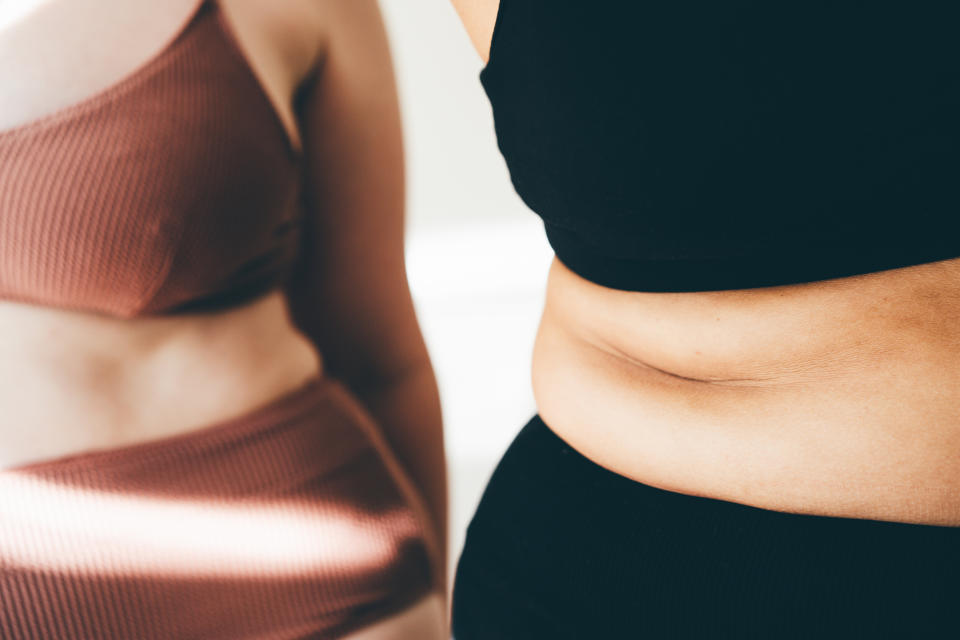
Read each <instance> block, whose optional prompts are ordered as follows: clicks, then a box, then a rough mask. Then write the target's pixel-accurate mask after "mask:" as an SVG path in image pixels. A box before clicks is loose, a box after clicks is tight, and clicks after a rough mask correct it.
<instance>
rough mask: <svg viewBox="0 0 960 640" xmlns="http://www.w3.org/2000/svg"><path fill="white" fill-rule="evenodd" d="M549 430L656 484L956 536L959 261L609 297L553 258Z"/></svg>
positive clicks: (959, 504) (545, 398)
mask: <svg viewBox="0 0 960 640" xmlns="http://www.w3.org/2000/svg"><path fill="white" fill-rule="evenodd" d="M533 383H534V392H535V397H536V400H537V405H538V409H539V411H540V414H541V416H542V417H543V420H544V422H545V423H546V424H547V425H549V426H550V428H551V429H552V430H553V431H554V432H555V433H557V435H559V436H560V437H561V438H563V439H564V440H565V441H567V442H568V443H569V444H570V445H571V446H573V447H574V448H575V449H577V450H578V451H580V452H581V453H582V454H583V455H585V456H586V457H588V458H590V459H591V460H593V461H594V462H596V463H597V464H599V465H601V466H603V467H606V468H608V469H610V470H611V471H614V472H616V473H619V474H621V475H624V476H627V477H629V478H632V479H634V480H637V481H640V482H643V483H646V484H649V485H653V486H656V487H660V488H664V489H668V490H672V491H678V492H681V493H688V494H693V495H701V496H707V497H711V498H716V499H722V500H729V501H734V502H740V503H744V504H749V505H753V506H757V507H761V508H766V509H773V510H780V511H789V512H795V513H806V514H819V515H829V516H841V517H854V518H870V519H879V520H894V521H903V522H914V523H927V524H947V525H960V260H950V261H945V262H937V263H931V264H926V265H919V266H915V267H908V268H904V269H896V270H891V271H885V272H879V273H874V274H868V275H863V276H855V277H849V278H840V279H835V280H828V281H823V282H817V283H809V284H802V285H793V286H782V287H773V288H764V289H752V290H736V291H718V292H696V293H642V292H626V291H617V290H612V289H607V288H604V287H601V286H598V285H595V284H592V283H590V282H588V281H586V280H584V279H583V278H581V277H579V276H577V275H576V274H574V273H573V272H571V271H570V270H569V269H567V268H566V267H565V266H563V264H562V263H560V262H559V261H557V260H555V261H554V264H553V266H552V267H551V271H550V278H549V284H548V289H547V302H546V306H545V310H544V314H543V319H542V322H541V326H540V330H539V333H538V336H537V341H536V347H535V352H534V364H533Z"/></svg>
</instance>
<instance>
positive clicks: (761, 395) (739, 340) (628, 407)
mask: <svg viewBox="0 0 960 640" xmlns="http://www.w3.org/2000/svg"><path fill="white" fill-rule="evenodd" d="M453 4H454V6H455V7H456V8H457V10H458V12H459V14H460V16H461V18H462V19H463V22H464V24H465V26H466V28H467V31H468V32H469V33H470V35H471V39H472V40H473V42H474V43H475V45H476V47H477V50H478V52H479V54H480V55H481V57H482V58H483V59H484V60H486V59H487V57H488V56H489V53H490V39H491V36H492V33H493V30H494V24H495V22H496V14H497V10H498V6H499V3H498V1H497V0H453ZM771 215H776V212H771ZM904 215H905V216H908V215H909V212H905V214H904ZM958 357H960V261H958V260H947V261H943V262H937V263H931V264H926V265H919V266H914V267H907V268H903V269H893V270H889V271H883V272H878V273H873V274H868V275H863V276H854V277H849V278H839V279H835V280H828V281H823V282H815V283H808V284H801V285H793V286H780V287H770V288H764V289H753V290H736V291H715V292H700V293H698V292H694V293H644V292H625V291H617V290H613V289H608V288H604V287H601V286H598V285H595V284H593V283H590V282H588V281H586V280H584V279H583V278H581V277H579V276H577V275H576V274H575V273H573V272H572V271H570V270H569V269H567V268H566V267H565V266H564V265H563V264H562V263H560V262H559V261H557V260H555V261H554V264H553V266H552V268H551V271H550V276H549V280H548V283H547V302H546V306H545V309H544V313H543V318H542V321H541V325H540V329H539V333H538V337H537V341H536V346H535V352H534V362H533V372H532V378H533V387H534V394H535V397H536V400H537V405H538V409H539V411H540V413H541V416H542V417H543V419H544V421H545V422H546V423H547V424H548V425H549V426H550V427H551V429H552V430H553V431H554V432H556V433H557V434H558V435H559V436H560V437H562V438H563V439H564V440H566V441H567V442H568V443H569V444H571V445H572V446H573V447H575V448H576V449H577V450H578V451H580V452H581V453H583V454H584V455H586V456H587V457H589V458H590V459H592V460H593V461H594V462H596V463H598V464H600V465H602V466H604V467H606V468H608V469H611V470H613V471H615V472H617V473H619V474H622V475H624V476H627V477H629V478H633V479H635V480H638V481H640V482H644V483H647V484H650V485H653V486H657V487H661V488H665V489H670V490H673V491H678V492H682V493H688V494H694V495H702V496H708V497H713V498H719V499H725V500H731V501H735V502H741V503H745V504H750V505H754V506H758V507H764V508H768V509H774V510H783V511H790V512H797V513H811V514H821V515H832V516H847V517H855V518H875V519H886V520H897V521H905V522H918V523H930V524H950V525H956V524H960V492H958V491H957V488H958V487H960V465H958V464H957V462H956V461H957V460H960V414H958V413H957V411H956V406H957V404H958V401H960V369H958V367H957V366H956V362H957V361H958Z"/></svg>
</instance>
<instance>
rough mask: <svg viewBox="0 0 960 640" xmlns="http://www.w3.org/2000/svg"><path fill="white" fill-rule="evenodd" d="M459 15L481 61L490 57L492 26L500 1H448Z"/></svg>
mask: <svg viewBox="0 0 960 640" xmlns="http://www.w3.org/2000/svg"><path fill="white" fill-rule="evenodd" d="M450 1H451V2H453V6H454V7H455V8H456V10H457V13H459V14H460V19H461V20H462V21H463V25H464V26H465V27H466V28H467V33H468V34H469V35H470V40H471V41H472V42H473V46H474V47H476V49H477V52H478V53H479V54H480V57H481V58H483V61H484V62H486V61H487V59H488V58H489V57H490V41H491V40H492V39H493V30H494V26H495V25H496V23H497V12H498V11H499V8H500V0H450Z"/></svg>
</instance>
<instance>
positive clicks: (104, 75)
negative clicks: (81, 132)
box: [0, 0, 198, 128]
mask: <svg viewBox="0 0 960 640" xmlns="http://www.w3.org/2000/svg"><path fill="white" fill-rule="evenodd" d="M197 4H198V0H165V1H164V2H144V1H137V2H131V1H129V0H47V1H43V0H17V1H15V2H9V3H4V4H2V5H0V8H2V9H3V11H2V13H0V21H2V22H0V86H2V87H3V89H4V95H5V96H6V97H14V98H15V99H8V100H3V101H2V103H0V128H7V127H11V126H16V125H18V124H21V123H22V122H24V121H28V120H31V119H33V118H35V117H38V116H41V115H43V114H45V113H47V112H50V111H55V110H56V109H59V108H61V107H64V106H66V105H68V104H70V103H72V102H75V101H77V100H80V99H82V98H84V97H85V96H87V95H89V94H92V93H95V92H97V91H98V90H101V89H103V88H105V87H107V86H109V85H110V84H113V83H114V82H116V81H117V80H118V79H120V78H122V77H123V76H125V75H127V74H128V73H130V72H131V71H132V70H134V69H136V68H137V67H139V66H140V65H142V64H143V63H144V62H146V61H147V60H148V59H149V58H150V57H151V56H153V55H154V54H155V53H156V51H157V50H158V49H160V48H162V47H163V46H164V45H165V44H167V42H168V41H169V39H170V38H171V35H172V34H176V33H177V31H178V30H179V29H180V28H181V27H182V26H183V24H184V22H185V21H187V20H189V18H190V16H191V15H192V13H193V10H194V9H195V8H196V6H197Z"/></svg>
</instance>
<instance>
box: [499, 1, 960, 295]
mask: <svg viewBox="0 0 960 640" xmlns="http://www.w3.org/2000/svg"><path fill="white" fill-rule="evenodd" d="M957 17H958V10H957V8H956V7H955V6H953V5H950V4H949V3H947V4H944V3H940V4H937V3H933V4H932V5H927V4H925V5H923V6H922V7H913V6H910V7H907V6H906V5H904V4H903V3H897V2H878V3H871V4H870V5H869V6H865V5H862V4H860V3H826V2H814V3H800V4H796V3H790V4H784V3H770V2H768V3H756V2H747V1H744V2H732V3H718V2H712V1H710V0H695V1H694V2H692V3H670V2H653V3H650V2H622V1H621V0H598V1H597V2H596V3H591V4H590V5H589V6H587V5H586V4H584V3H574V2H554V1H552V0H500V5H499V9H498V12H497V16H496V21H495V24H494V30H493V35H492V38H491V45H490V53H489V57H488V60H487V63H486V64H485V65H484V67H483V69H482V70H481V72H480V80H481V83H482V85H483V88H484V89H485V90H486V92H487V95H488V97H489V99H490V102H491V105H492V108H493V116H494V125H495V129H496V134H497V144H498V146H499V149H500V151H501V153H502V155H503V157H504V159H505V161H506V165H507V169H508V170H509V173H510V178H511V181H512V182H513V185H514V187H515V189H516V191H517V193H518V194H519V196H520V197H521V199H522V200H523V201H524V202H525V203H526V204H527V205H528V207H529V208H530V209H531V210H532V211H533V212H535V213H536V214H537V215H539V216H540V217H541V218H542V219H543V222H544V226H545V230H546V234H547V240H548V241H549V243H550V245H551V247H552V248H553V249H554V251H555V253H556V256H557V258H558V259H559V260H560V261H561V262H563V263H564V264H565V265H566V266H567V267H569V268H570V269H571V270H572V271H574V272H575V273H577V274H578V275H580V276H581V277H583V278H585V279H586V280H589V281H591V282H594V283H596V284H599V285H602V286H606V287H610V288H614V289H621V290H629V291H650V292H684V291H706V290H731V289H747V288H754V287H768V286H778V285H792V284H800V283H805V282H814V281H820V280H827V279H831V278H841V277H848V276H854V275H859V274H864V273H872V272H876V271H883V270H887V269H896V268H902V267H908V266H912V265H918V264H924V263H930V262H936V261H941V260H947V259H952V258H957V257H960V236H958V235H957V233H956V227H957V215H958V214H957V212H958V211H960V190H958V189H957V186H956V185H957V170H958V168H960V124H958V120H957V118H956V111H957V105H958V104H960V83H958V82H957V79H956V73H955V69H954V68H953V65H952V62H951V61H953V60H956V59H958V58H960V40H958V39H957V38H956V34H955V33H954V29H953V26H954V25H955V24H956V22H957Z"/></svg>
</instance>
